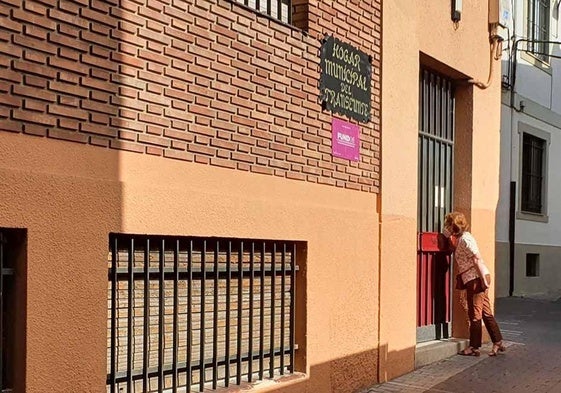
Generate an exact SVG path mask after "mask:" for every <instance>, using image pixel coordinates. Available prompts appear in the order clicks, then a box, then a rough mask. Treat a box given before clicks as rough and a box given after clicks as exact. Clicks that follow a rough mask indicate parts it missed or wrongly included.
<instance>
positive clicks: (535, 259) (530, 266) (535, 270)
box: [526, 254, 540, 277]
mask: <svg viewBox="0 0 561 393" xmlns="http://www.w3.org/2000/svg"><path fill="white" fill-rule="evenodd" d="M539 275H540V254H526V277H538V276H539Z"/></svg>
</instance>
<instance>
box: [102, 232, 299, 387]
mask: <svg viewBox="0 0 561 393" xmlns="http://www.w3.org/2000/svg"><path fill="white" fill-rule="evenodd" d="M297 271H298V266H297V265H296V243H295V242H283V241H280V242H277V241H262V240H261V241H255V240H239V239H217V238H195V237H167V236H159V237H158V236H133V235H122V234H113V235H111V236H110V252H109V257H108V325H107V327H108V348H107V350H108V364H107V370H108V375H107V391H108V392H111V393H113V392H123V393H132V392H164V391H165V392H168V391H169V392H177V391H182V392H185V391H203V390H204V389H218V388H221V387H227V386H229V385H230V384H236V385H240V384H241V383H242V381H248V382H252V381H255V380H257V379H264V378H274V377H275V376H277V375H283V374H286V373H292V372H294V355H295V350H296V343H295V336H294V317H295V314H294V310H295V291H296V273H297ZM185 388H187V390H185Z"/></svg>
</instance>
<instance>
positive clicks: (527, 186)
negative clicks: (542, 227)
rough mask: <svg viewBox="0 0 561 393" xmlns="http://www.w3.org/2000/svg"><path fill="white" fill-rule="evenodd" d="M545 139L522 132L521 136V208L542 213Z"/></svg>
mask: <svg viewBox="0 0 561 393" xmlns="http://www.w3.org/2000/svg"><path fill="white" fill-rule="evenodd" d="M544 157H545V140H543V139H541V138H538V137H536V136H534V135H531V134H528V133H524V135H523V138H522V192H521V199H522V200H521V209H522V210H523V211H526V212H532V213H538V214H541V213H543V187H544Z"/></svg>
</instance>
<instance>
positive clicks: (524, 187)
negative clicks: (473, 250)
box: [496, 0, 561, 298]
mask: <svg viewBox="0 0 561 393" xmlns="http://www.w3.org/2000/svg"><path fill="white" fill-rule="evenodd" d="M502 4H503V5H502V7H503V8H502V11H503V12H502V15H503V18H504V19H503V23H504V25H505V28H504V29H503V30H502V35H503V37H504V38H505V41H504V42H503V52H502V60H503V61H502V75H503V94H502V106H501V168H500V171H501V176H500V198H499V202H498V206H497V229H496V231H497V234H496V274H497V277H496V296H497V297H501V296H509V295H511V296H527V297H547V298H558V297H561V171H560V168H561V58H560V56H561V42H559V41H561V32H560V31H559V7H560V1H559V0H512V1H511V0H502Z"/></svg>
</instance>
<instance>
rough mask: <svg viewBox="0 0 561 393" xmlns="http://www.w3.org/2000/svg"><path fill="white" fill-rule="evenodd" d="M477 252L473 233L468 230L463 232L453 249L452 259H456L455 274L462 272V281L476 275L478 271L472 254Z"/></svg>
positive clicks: (469, 279) (473, 277) (471, 278)
mask: <svg viewBox="0 0 561 393" xmlns="http://www.w3.org/2000/svg"><path fill="white" fill-rule="evenodd" d="M476 254H479V248H478V247H477V242H476V241H475V238H474V237H473V235H472V234H471V233H469V232H464V233H463V234H462V236H460V238H459V239H458V245H457V246H456V250H455V251H454V260H455V261H456V266H457V268H458V270H456V274H459V273H462V272H465V273H463V274H462V281H463V282H464V284H465V283H467V282H468V281H471V280H473V279H475V278H477V277H479V273H478V270H477V267H476V266H475V263H474V260H473V256H474V255H476Z"/></svg>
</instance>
